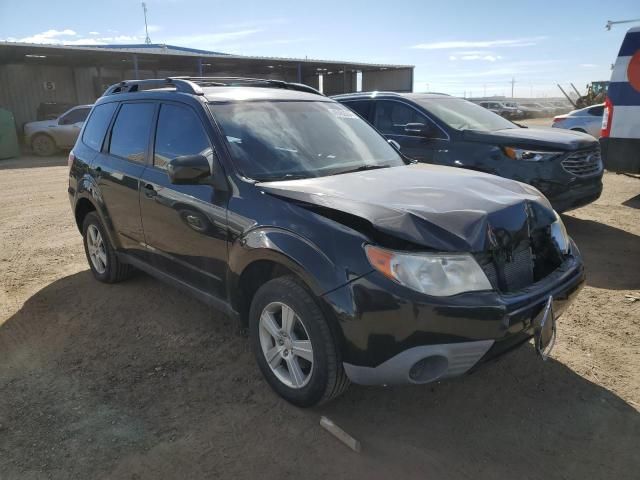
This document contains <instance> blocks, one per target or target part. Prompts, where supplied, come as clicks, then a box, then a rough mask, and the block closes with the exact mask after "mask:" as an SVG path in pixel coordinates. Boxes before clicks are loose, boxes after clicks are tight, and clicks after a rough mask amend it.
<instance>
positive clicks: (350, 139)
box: [210, 101, 404, 181]
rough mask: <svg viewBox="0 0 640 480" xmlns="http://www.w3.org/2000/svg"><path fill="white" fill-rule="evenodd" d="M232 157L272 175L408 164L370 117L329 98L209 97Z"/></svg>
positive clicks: (251, 171)
mask: <svg viewBox="0 0 640 480" xmlns="http://www.w3.org/2000/svg"><path fill="white" fill-rule="evenodd" d="M210 108H211V112H212V113H213V116H214V117H215V119H216V120H217V122H218V124H219V125H220V127H221V128H222V130H223V133H224V136H225V137H226V140H227V144H228V146H229V150H230V152H231V155H232V157H233V160H234V162H235V164H236V166H237V168H238V170H240V172H241V173H242V174H243V175H245V176H246V177H249V178H253V179H256V180H262V181H269V180H281V179H291V178H307V177H320V176H325V175H336V174H340V173H345V172H348V171H353V170H360V169H362V170H364V169H370V168H384V167H389V166H399V165H404V161H403V160H402V158H401V157H400V155H399V154H398V153H397V152H396V151H395V150H394V148H393V147H391V145H389V144H388V143H387V141H386V140H385V139H384V137H382V136H381V135H379V134H378V133H377V132H376V131H375V130H374V129H373V128H372V127H371V126H370V125H369V124H368V123H367V122H365V121H364V120H363V119H362V118H360V117H358V116H357V115H356V114H355V113H354V112H352V111H351V110H349V109H348V108H347V107H345V106H344V105H341V104H339V103H336V102H327V101H313V102H310V101H280V102H274V101H245V102H224V103H211V104H210Z"/></svg>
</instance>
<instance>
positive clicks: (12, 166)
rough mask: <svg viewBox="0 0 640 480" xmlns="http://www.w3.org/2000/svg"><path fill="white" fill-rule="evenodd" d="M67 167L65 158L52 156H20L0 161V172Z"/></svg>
mask: <svg viewBox="0 0 640 480" xmlns="http://www.w3.org/2000/svg"><path fill="white" fill-rule="evenodd" d="M65 165H67V157H66V156H64V155H53V156H51V157H38V156H35V155H32V154H24V153H23V154H22V156H20V157H16V158H8V159H6V160H0V170H17V169H20V168H42V167H63V166H65Z"/></svg>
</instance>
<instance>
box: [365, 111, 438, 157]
mask: <svg viewBox="0 0 640 480" xmlns="http://www.w3.org/2000/svg"><path fill="white" fill-rule="evenodd" d="M408 123H421V124H424V125H425V126H426V127H428V129H429V133H428V134H427V135H419V134H415V133H411V132H406V131H405V126H406V125H407V124H408ZM373 125H374V126H375V127H376V128H377V129H378V130H379V131H380V133H382V134H383V135H384V136H385V137H387V138H389V139H392V140H395V141H396V142H398V143H399V144H400V148H401V152H402V153H403V154H404V155H406V156H407V157H409V158H413V159H414V160H418V161H419V162H426V163H443V162H444V161H446V158H445V157H444V156H445V155H446V153H447V149H448V143H449V142H448V139H447V137H446V134H445V133H444V132H443V131H442V130H441V129H440V128H439V127H438V126H437V125H436V124H435V123H433V122H432V121H431V120H430V119H429V118H427V117H426V116H425V115H424V114H423V113H421V112H420V111H418V110H417V109H415V108H414V107H412V106H411V105H409V104H406V103H404V102H399V101H396V100H377V101H376V102H375V111H374V121H373Z"/></svg>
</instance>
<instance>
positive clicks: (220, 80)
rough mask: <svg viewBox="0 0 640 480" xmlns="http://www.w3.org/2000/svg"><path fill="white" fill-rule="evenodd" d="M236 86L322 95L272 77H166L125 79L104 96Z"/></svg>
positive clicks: (197, 91) (195, 92) (198, 90)
mask: <svg viewBox="0 0 640 480" xmlns="http://www.w3.org/2000/svg"><path fill="white" fill-rule="evenodd" d="M235 86H253V87H267V88H283V89H287V90H297V91H300V92H307V93H313V94H316V95H322V93H320V92H319V91H318V90H316V89H315V88H313V87H310V86H309V85H304V84H302V83H294V82H285V81H284V80H276V79H270V78H251V77H188V76H184V77H183V76H180V77H168V78H164V79H148V80H124V81H122V82H119V83H116V84H114V85H111V86H110V87H109V88H107V90H106V91H105V92H104V96H106V95H113V94H116V93H130V92H138V91H140V90H142V88H141V87H145V88H144V89H145V90H147V89H154V88H165V87H173V88H175V89H176V91H178V92H183V93H190V94H192V95H203V94H204V92H203V90H202V88H201V87H235Z"/></svg>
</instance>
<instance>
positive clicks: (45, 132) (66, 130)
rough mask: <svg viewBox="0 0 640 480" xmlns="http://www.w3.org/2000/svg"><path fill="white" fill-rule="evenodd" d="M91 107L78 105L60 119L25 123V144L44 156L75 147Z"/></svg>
mask: <svg viewBox="0 0 640 480" xmlns="http://www.w3.org/2000/svg"><path fill="white" fill-rule="evenodd" d="M91 107H92V105H78V106H77V107H73V108H72V109H70V110H67V111H66V112H65V113H63V114H62V115H60V116H59V117H58V118H54V119H52V120H40V121H37V122H29V123H25V125H24V141H25V144H27V145H29V146H31V149H32V150H33V153H35V154H36V155H42V156H48V155H53V154H54V153H56V152H57V151H58V150H60V149H63V148H71V147H73V145H74V144H75V143H76V140H77V138H78V134H79V133H80V129H81V128H82V125H83V124H84V121H85V120H86V119H87V115H89V111H90V110H91Z"/></svg>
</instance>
